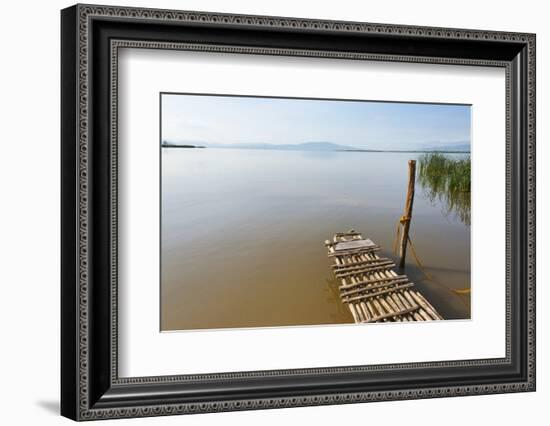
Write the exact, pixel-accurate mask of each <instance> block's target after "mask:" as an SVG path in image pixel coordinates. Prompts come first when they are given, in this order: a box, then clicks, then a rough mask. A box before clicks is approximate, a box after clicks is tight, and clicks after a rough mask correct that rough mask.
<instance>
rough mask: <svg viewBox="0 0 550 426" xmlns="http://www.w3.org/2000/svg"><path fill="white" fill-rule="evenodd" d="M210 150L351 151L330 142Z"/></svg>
mask: <svg viewBox="0 0 550 426" xmlns="http://www.w3.org/2000/svg"><path fill="white" fill-rule="evenodd" d="M207 146H209V147H212V148H227V149H232V148H236V149H270V150H271V149H272V150H279V151H345V150H348V149H353V147H351V146H346V145H338V144H335V143H332V142H304V143H298V144H270V143H243V144H231V145H223V144H208V145H207Z"/></svg>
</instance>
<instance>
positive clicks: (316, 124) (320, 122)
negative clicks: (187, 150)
mask: <svg viewBox="0 0 550 426" xmlns="http://www.w3.org/2000/svg"><path fill="white" fill-rule="evenodd" d="M161 96H162V98H161V103H162V117H161V120H162V130H161V131H162V136H161V137H162V140H163V141H168V142H175V143H178V142H179V143H191V144H205V145H209V144H211V145H228V146H229V145H232V144H255V143H268V144H300V143H307V142H331V143H335V144H339V145H345V146H351V147H354V148H358V149H398V150H407V149H423V148H430V147H449V148H452V146H453V145H458V144H461V145H462V144H469V143H470V120H471V117H470V108H471V107H470V106H468V105H452V104H419V103H393V102H369V101H339V100H318V99H313V100H312V99H288V98H264V97H244V96H211V95H184V94H162V95H161Z"/></svg>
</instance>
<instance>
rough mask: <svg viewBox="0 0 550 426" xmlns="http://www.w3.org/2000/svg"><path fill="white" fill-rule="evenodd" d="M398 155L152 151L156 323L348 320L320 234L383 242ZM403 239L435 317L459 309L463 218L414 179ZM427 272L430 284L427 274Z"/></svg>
mask: <svg viewBox="0 0 550 426" xmlns="http://www.w3.org/2000/svg"><path fill="white" fill-rule="evenodd" d="M416 157H417V155H416V154H409V153H360V152H321V151H317V152H314V151H276V150H244V149H242V150H241V149H213V148H207V149H177V148H163V149H162V201H161V211H162V231H161V234H162V254H161V328H162V329H163V330H185V329H201V328H226V327H232V328H234V327H262V326H289V325H313V324H335V323H349V322H353V318H352V317H351V314H350V313H349V311H348V310H347V309H344V306H343V305H342V304H341V303H340V300H339V297H338V290H337V287H338V284H337V282H336V281H335V280H334V278H333V276H332V271H331V268H330V265H331V262H330V260H329V259H328V258H327V252H326V248H325V246H324V241H325V240H326V239H331V238H332V236H333V234H334V233H336V232H342V231H346V230H349V229H351V228H354V229H355V230H357V231H360V232H362V233H363V236H365V237H369V238H371V239H372V240H373V241H375V242H376V243H378V244H380V245H381V246H382V249H383V251H382V253H381V255H384V256H388V257H390V258H394V259H396V257H395V256H394V255H393V253H392V252H391V249H392V244H393V238H394V236H395V228H396V222H397V220H398V219H399V217H400V216H401V214H402V211H403V205H404V202H405V195H406V188H407V161H408V160H409V159H415V158H416ZM411 238H412V240H413V243H414V245H415V247H416V249H417V252H418V254H419V256H420V258H421V261H422V263H423V265H424V267H425V269H426V271H427V272H428V273H429V274H430V276H431V277H432V278H433V281H430V280H425V279H424V277H425V276H424V275H423V273H422V272H421V271H420V270H419V269H418V268H417V266H416V264H415V262H414V259H413V258H412V256H411V255H410V254H409V255H408V256H407V265H406V273H407V274H408V275H409V277H410V279H411V280H412V281H413V282H414V283H415V284H416V286H417V287H418V288H419V290H420V291H422V293H423V294H424V295H425V296H426V297H427V298H428V300H430V301H431V302H432V304H433V305H434V306H435V307H436V308H437V309H438V310H439V312H440V313H441V314H442V315H443V316H444V317H445V318H446V319H460V318H469V315H470V307H469V302H470V296H469V295H468V294H466V295H461V296H459V295H456V294H454V293H453V292H451V291H450V289H464V288H469V287H470V228H469V226H466V225H465V224H463V223H462V222H461V221H460V220H459V219H457V218H456V217H455V216H454V215H453V214H452V212H451V213H449V212H447V211H446V209H445V207H444V204H443V203H441V202H440V201H438V200H437V199H436V200H435V201H430V200H429V199H428V197H427V196H426V194H425V193H424V191H423V190H422V187H421V186H420V185H419V184H417V187H416V194H415V200H414V211H413V219H412V223H411ZM434 281H435V282H434Z"/></svg>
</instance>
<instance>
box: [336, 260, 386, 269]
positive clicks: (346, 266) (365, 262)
mask: <svg viewBox="0 0 550 426" xmlns="http://www.w3.org/2000/svg"><path fill="white" fill-rule="evenodd" d="M382 261H384V262H385V261H390V262H391V260H390V259H388V258H386V257H383V258H380V259H361V260H353V261H351V262H348V263H345V264H343V265H332V268H333V269H337V270H342V269H351V268H352V267H357V266H362V265H372V264H375V263H380V262H382Z"/></svg>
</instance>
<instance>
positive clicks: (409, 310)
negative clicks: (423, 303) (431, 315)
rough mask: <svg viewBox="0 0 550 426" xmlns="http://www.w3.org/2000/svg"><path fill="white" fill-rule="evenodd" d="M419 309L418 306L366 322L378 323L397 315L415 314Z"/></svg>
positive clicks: (379, 316)
mask: <svg viewBox="0 0 550 426" xmlns="http://www.w3.org/2000/svg"><path fill="white" fill-rule="evenodd" d="M418 309H420V306H418V305H416V306H412V307H410V308H407V309H404V310H402V311H399V312H391V313H389V314H384V315H378V316H377V317H374V318H371V320H370V321H365V322H377V321H380V320H384V319H388V318H391V317H394V316H396V315H405V314H408V313H411V312H414V311H416V310H418Z"/></svg>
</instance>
